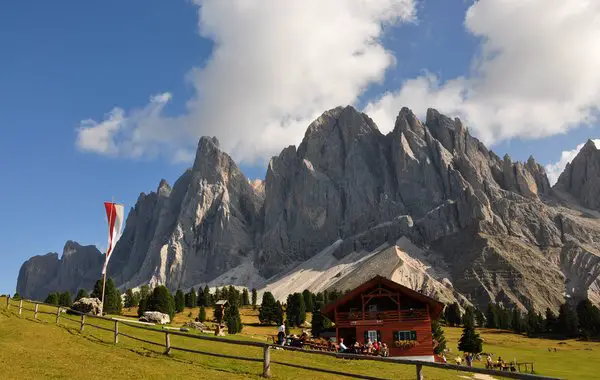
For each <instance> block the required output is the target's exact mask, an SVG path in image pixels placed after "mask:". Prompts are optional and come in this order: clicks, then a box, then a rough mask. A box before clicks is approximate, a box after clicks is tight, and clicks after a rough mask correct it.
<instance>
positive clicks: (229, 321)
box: [225, 304, 243, 334]
mask: <svg viewBox="0 0 600 380" xmlns="http://www.w3.org/2000/svg"><path fill="white" fill-rule="evenodd" d="M225 324H226V325H227V332H228V333H229V334H237V333H239V332H241V331H242V327H243V325H242V318H241V317H240V310H239V309H238V307H237V305H235V304H233V305H230V306H229V307H228V308H227V309H226V310H225Z"/></svg>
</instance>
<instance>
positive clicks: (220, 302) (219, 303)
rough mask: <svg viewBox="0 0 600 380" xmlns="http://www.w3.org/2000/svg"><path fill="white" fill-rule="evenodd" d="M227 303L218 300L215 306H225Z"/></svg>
mask: <svg viewBox="0 0 600 380" xmlns="http://www.w3.org/2000/svg"><path fill="white" fill-rule="evenodd" d="M226 303H227V300H218V301H217V302H215V305H225V304H226Z"/></svg>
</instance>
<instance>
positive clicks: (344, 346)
mask: <svg viewBox="0 0 600 380" xmlns="http://www.w3.org/2000/svg"><path fill="white" fill-rule="evenodd" d="M346 351H348V347H346V345H345V344H344V338H340V350H339V352H341V353H342V354H345V353H346Z"/></svg>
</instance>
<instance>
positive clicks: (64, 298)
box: [58, 290, 73, 307]
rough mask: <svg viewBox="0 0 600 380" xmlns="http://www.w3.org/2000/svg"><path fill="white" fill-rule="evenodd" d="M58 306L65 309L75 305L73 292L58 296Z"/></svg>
mask: <svg viewBox="0 0 600 380" xmlns="http://www.w3.org/2000/svg"><path fill="white" fill-rule="evenodd" d="M58 304H59V305H60V306H64V307H71V305H72V304H73V300H72V299H71V292H69V291H68V290H67V291H66V292H62V293H60V295H59V296H58Z"/></svg>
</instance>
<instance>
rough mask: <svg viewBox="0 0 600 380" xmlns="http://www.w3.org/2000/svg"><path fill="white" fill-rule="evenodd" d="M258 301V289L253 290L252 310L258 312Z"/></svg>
mask: <svg viewBox="0 0 600 380" xmlns="http://www.w3.org/2000/svg"><path fill="white" fill-rule="evenodd" d="M256 301H258V295H257V293H256V288H252V310H256Z"/></svg>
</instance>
